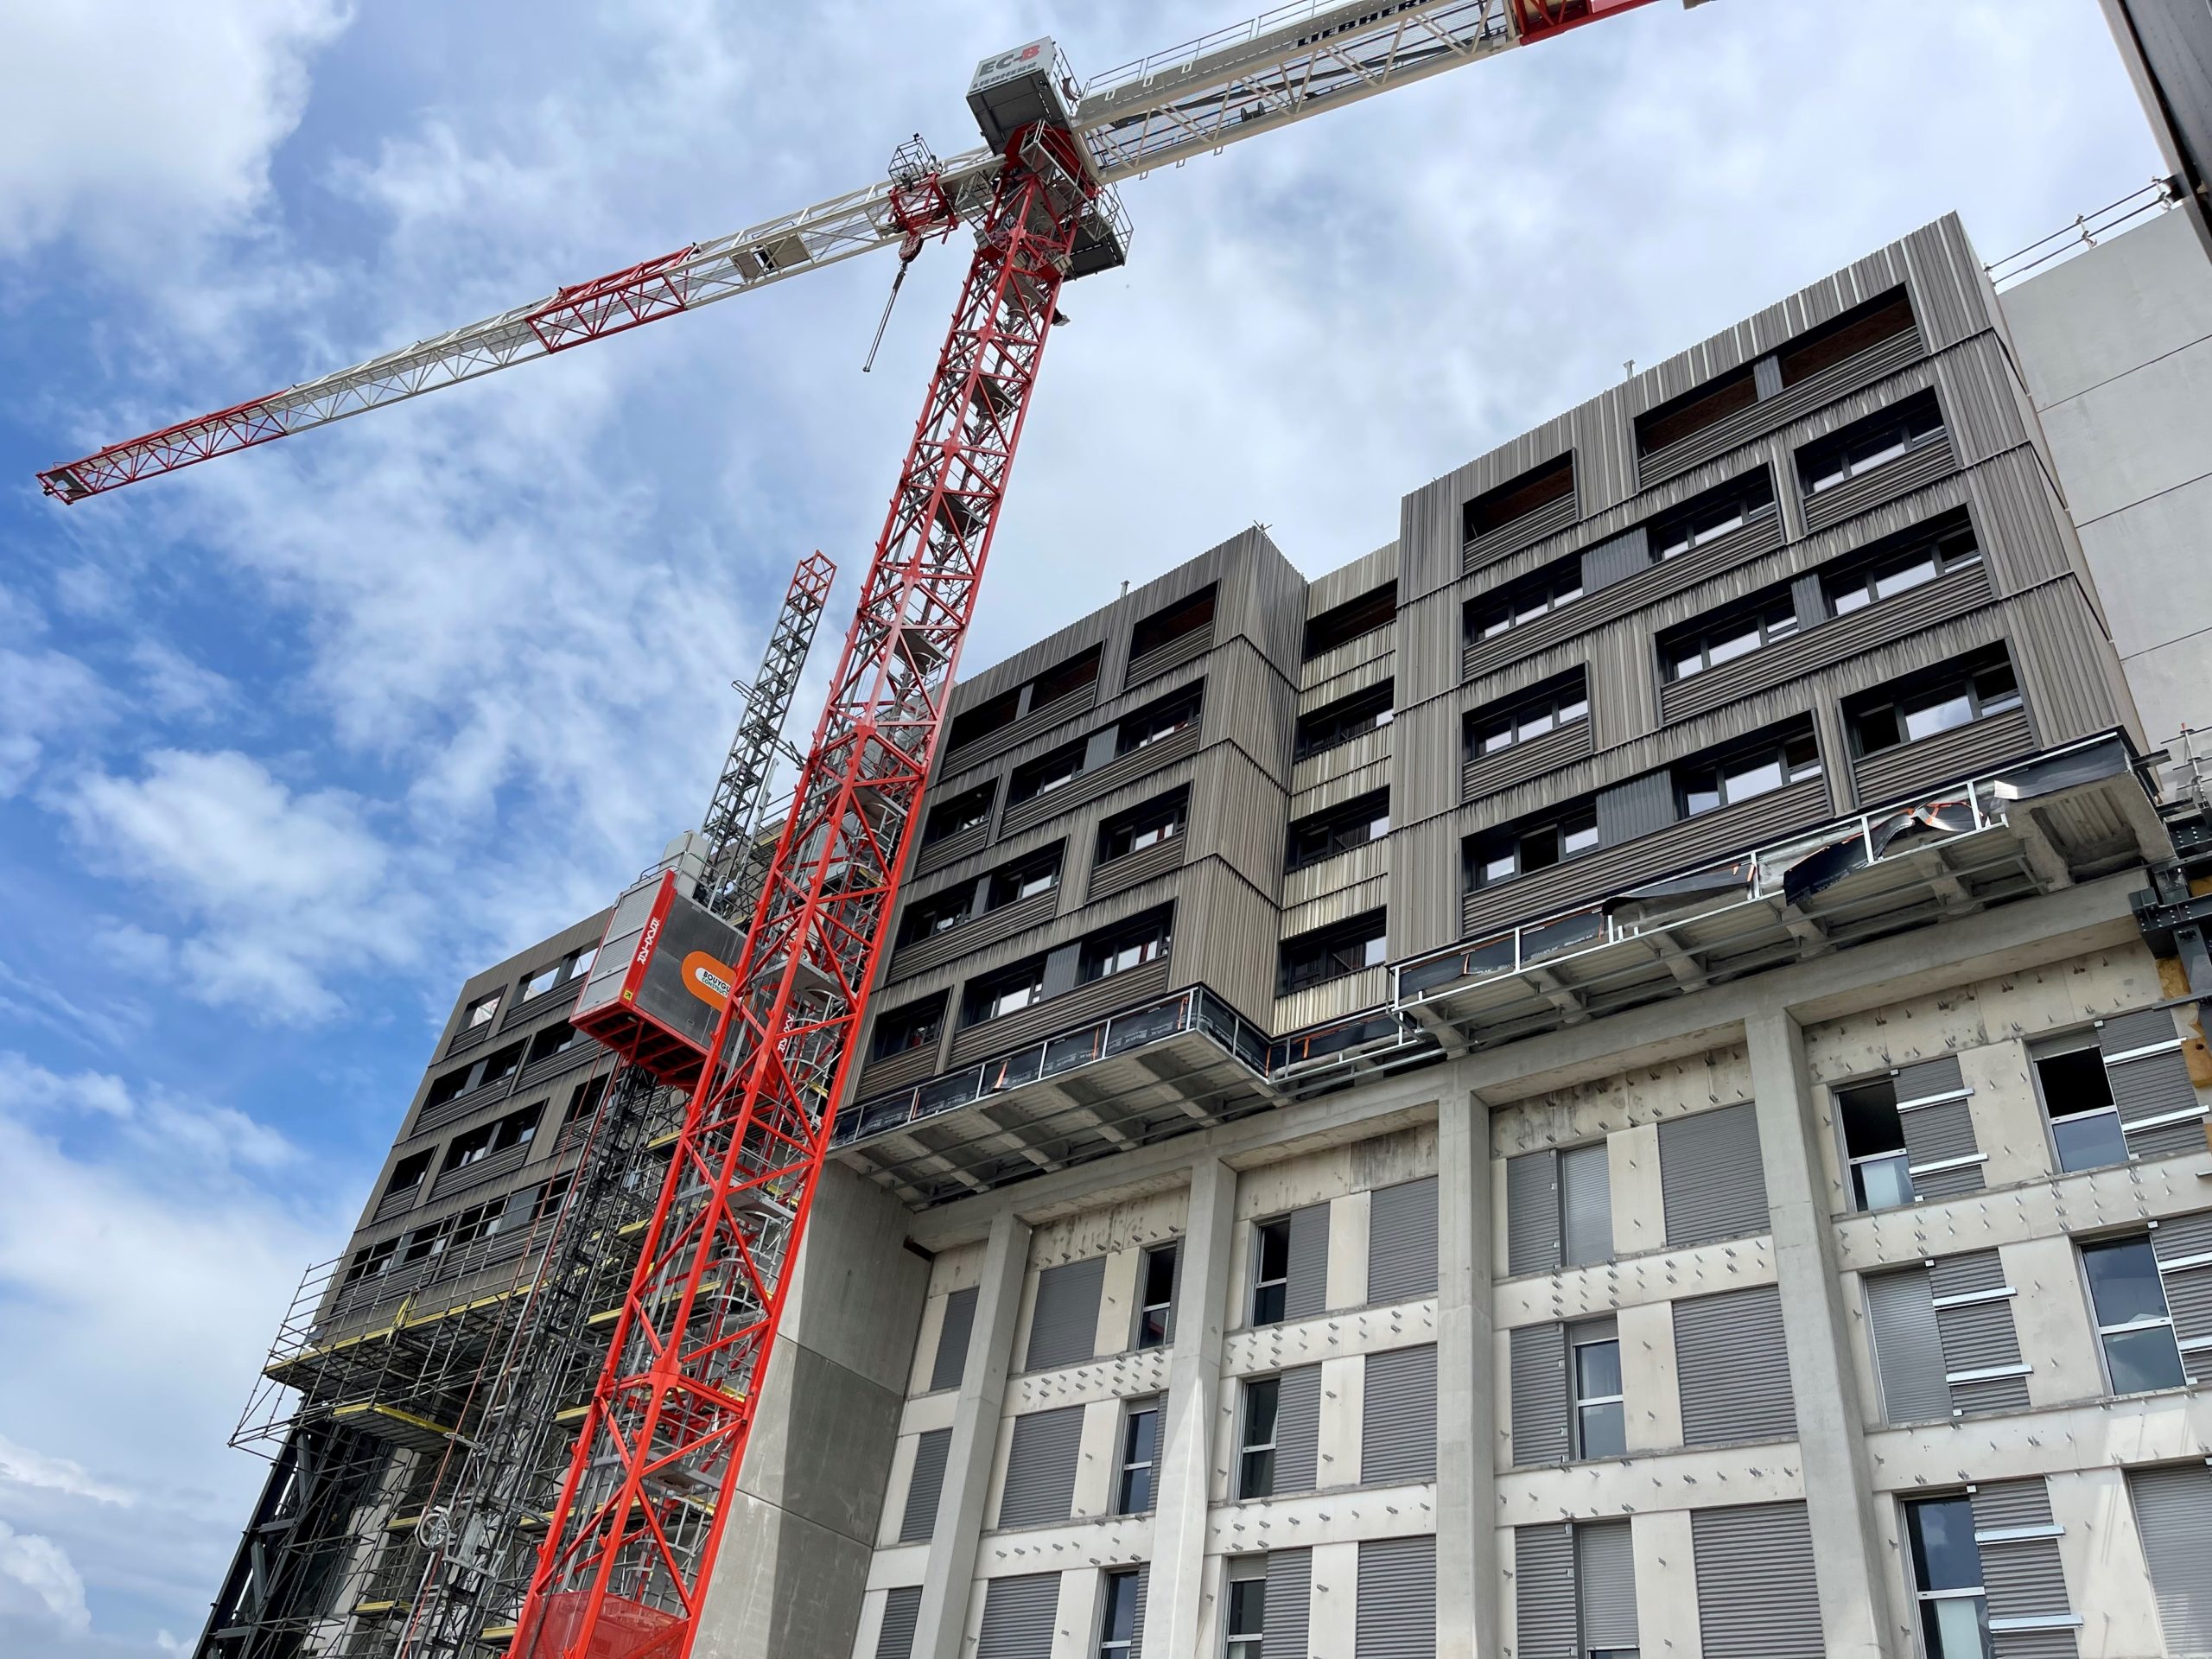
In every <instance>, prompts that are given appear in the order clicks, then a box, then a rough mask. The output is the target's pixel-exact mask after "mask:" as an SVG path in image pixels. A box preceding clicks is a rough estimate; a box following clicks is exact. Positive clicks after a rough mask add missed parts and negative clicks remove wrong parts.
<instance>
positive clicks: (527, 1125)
mask: <svg viewBox="0 0 2212 1659" xmlns="http://www.w3.org/2000/svg"><path fill="white" fill-rule="evenodd" d="M544 1109H545V1103H544V1102H543V1101H540V1102H539V1103H537V1105H535V1106H525V1107H524V1108H523V1109H521V1110H520V1111H518V1112H509V1113H508V1114H507V1115H506V1116H505V1117H503V1118H500V1119H499V1120H498V1121H496V1122H491V1123H486V1124H484V1125H482V1126H481V1127H480V1128H474V1129H471V1130H469V1132H468V1133H467V1134H466V1135H455V1136H454V1138H453V1142H452V1144H451V1145H449V1146H448V1147H447V1148H446V1162H445V1168H446V1173H451V1172H453V1171H454V1170H456V1169H463V1168H466V1167H467V1166H468V1165H470V1164H474V1163H480V1162H482V1161H483V1160H485V1159H486V1158H489V1157H491V1156H492V1155H493V1154H495V1153H501V1152H505V1151H508V1150H509V1149H510V1148H512V1147H524V1146H528V1145H529V1144H530V1142H531V1140H532V1138H534V1137H535V1136H536V1135H537V1120H538V1116H539V1115H540V1114H541V1113H543V1111H544Z"/></svg>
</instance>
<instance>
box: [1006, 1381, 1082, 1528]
mask: <svg viewBox="0 0 2212 1659" xmlns="http://www.w3.org/2000/svg"><path fill="white" fill-rule="evenodd" d="M1082 1445H1083V1408H1082V1407H1081V1406H1064V1407H1062V1408H1059V1409H1058V1410H1057V1411H1033V1412H1030V1413H1028V1414H1026V1415H1024V1416H1020V1417H1017V1418H1015V1419H1014V1433H1013V1437H1012V1440H1011V1441H1010V1443H1009V1445H1008V1446H1007V1457H1006V1487H1005V1490H1004V1491H1002V1492H1001V1494H1000V1497H999V1522H998V1523H999V1525H1000V1526H1001V1527H1033V1526H1039V1525H1041V1524H1046V1523H1048V1522H1055V1521H1065V1520H1066V1519H1067V1518H1068V1515H1069V1513H1070V1511H1071V1510H1073V1509H1074V1507H1075V1476H1076V1465H1077V1459H1078V1456H1079V1454H1080V1452H1081V1450H1082Z"/></svg>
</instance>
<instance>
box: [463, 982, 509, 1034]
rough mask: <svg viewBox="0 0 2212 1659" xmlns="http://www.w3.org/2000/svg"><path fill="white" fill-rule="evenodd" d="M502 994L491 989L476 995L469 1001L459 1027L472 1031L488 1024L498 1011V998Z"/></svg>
mask: <svg viewBox="0 0 2212 1659" xmlns="http://www.w3.org/2000/svg"><path fill="white" fill-rule="evenodd" d="M502 995H504V993H502V992H499V991H493V992H492V993H491V994H490V995H486V996H480V997H478V998H477V999H476V1000H475V1001H474V1002H472V1003H470V1004H469V1005H468V1009H467V1013H465V1014H462V1015H461V1029H462V1030H463V1031H474V1029H475V1028H476V1027H479V1026H488V1025H490V1024H491V1023H492V1016H493V1014H497V1013H498V1012H499V998H500V997H501V996H502Z"/></svg>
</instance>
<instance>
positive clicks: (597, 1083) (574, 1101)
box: [561, 1077, 607, 1129]
mask: <svg viewBox="0 0 2212 1659" xmlns="http://www.w3.org/2000/svg"><path fill="white" fill-rule="evenodd" d="M606 1098H607V1079H606V1078H605V1077H587V1078H586V1079H584V1081H583V1082H582V1083H580V1084H577V1085H576V1086H575V1088H573V1089H571V1090H569V1105H568V1109H567V1110H566V1111H564V1112H563V1114H562V1116H561V1127H562V1128H564V1129H566V1128H571V1127H573V1126H574V1125H575V1124H578V1123H588V1122H590V1121H591V1120H592V1119H593V1118H594V1117H597V1116H599V1105H600V1103H601V1101H603V1100H605V1099H606Z"/></svg>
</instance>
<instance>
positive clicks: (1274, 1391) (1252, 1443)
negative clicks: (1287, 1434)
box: [1236, 1374, 1282, 1503]
mask: <svg viewBox="0 0 2212 1659" xmlns="http://www.w3.org/2000/svg"><path fill="white" fill-rule="evenodd" d="M1242 1392H1243V1398H1242V1399H1241V1400H1239V1401H1238V1402H1237V1406H1236V1502H1237V1503H1258V1502H1260V1501H1261V1500H1262V1499H1263V1498H1269V1497H1274V1495H1275V1453H1276V1452H1277V1451H1278V1450H1279V1449H1280V1447H1281V1438H1280V1433H1279V1431H1280V1430H1281V1426H1282V1378H1281V1376H1280V1375H1276V1374H1270V1375H1268V1376H1248V1377H1246V1378H1245V1379H1244V1383H1243V1390H1242ZM1261 1399H1265V1400H1266V1401H1267V1402H1268V1406H1267V1416H1268V1428H1267V1438H1266V1439H1265V1440H1255V1439H1254V1438H1253V1427H1252V1419H1253V1415H1254V1410H1255V1404H1254V1402H1255V1401H1258V1400H1261ZM1257 1458H1264V1459H1266V1461H1265V1462H1264V1463H1262V1464H1257V1465H1255V1463H1254V1461H1253V1460H1254V1459H1257ZM1255 1468H1257V1469H1259V1470H1261V1471H1263V1472H1264V1478H1265V1484H1266V1488H1267V1490H1266V1491H1256V1490H1255V1487H1256V1486H1257V1485H1258V1484H1260V1483H1259V1481H1257V1480H1255V1477H1254V1471H1255Z"/></svg>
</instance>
